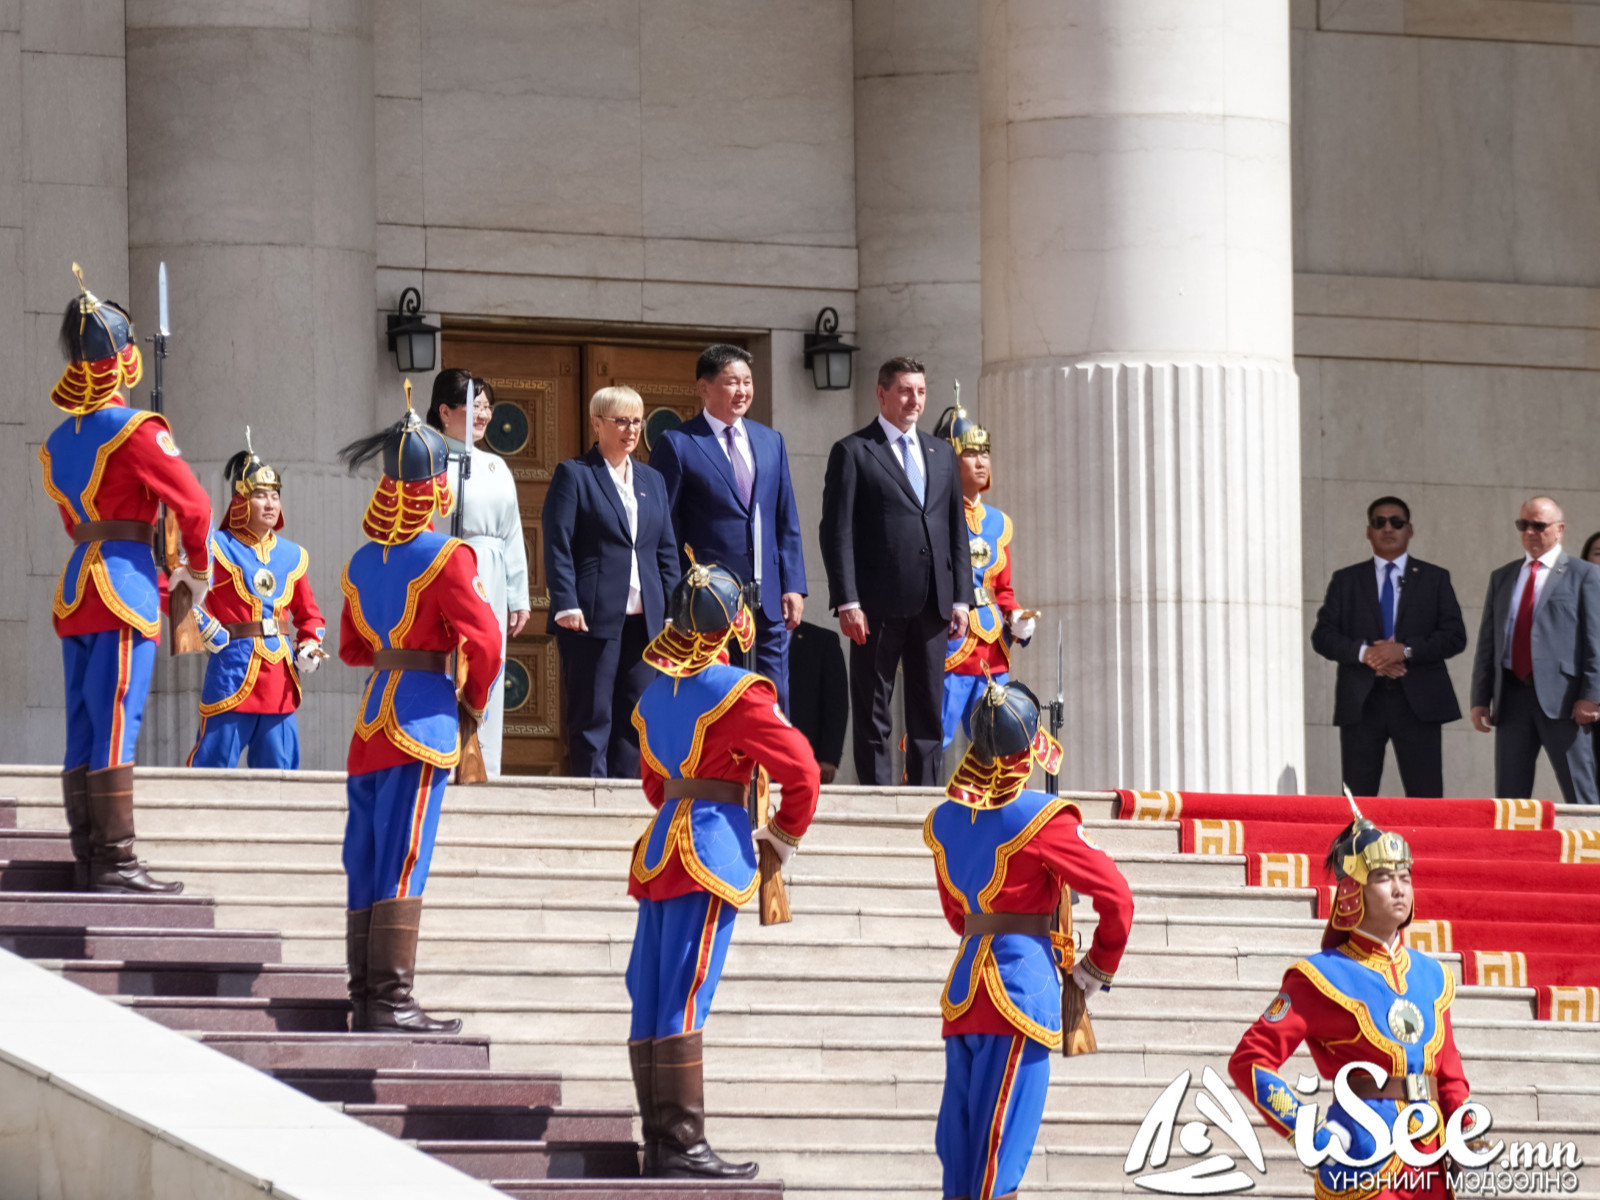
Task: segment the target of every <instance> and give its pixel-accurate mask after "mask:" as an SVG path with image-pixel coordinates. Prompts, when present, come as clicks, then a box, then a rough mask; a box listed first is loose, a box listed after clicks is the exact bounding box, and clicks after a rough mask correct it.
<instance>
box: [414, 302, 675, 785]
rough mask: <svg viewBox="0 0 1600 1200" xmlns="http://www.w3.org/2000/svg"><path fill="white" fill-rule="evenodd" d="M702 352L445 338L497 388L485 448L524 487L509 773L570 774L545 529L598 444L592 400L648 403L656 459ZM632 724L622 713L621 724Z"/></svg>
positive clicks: (509, 700)
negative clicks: (521, 598)
mask: <svg viewBox="0 0 1600 1200" xmlns="http://www.w3.org/2000/svg"><path fill="white" fill-rule="evenodd" d="M699 353H700V344H699V343H697V344H696V345H694V346H692V347H690V346H671V345H622V344H611V343H603V342H569V343H554V342H544V341H533V340H527V339H526V338H518V337H517V336H516V335H508V334H504V333H501V332H499V331H495V332H492V333H485V332H480V331H469V330H460V331H454V330H449V329H447V330H446V331H445V334H444V346H443V354H442V360H441V361H442V365H443V366H444V367H447V368H448V367H461V368H464V369H466V370H469V371H471V372H472V373H473V374H474V375H477V376H480V377H482V378H484V379H487V380H488V381H489V384H490V385H491V386H492V387H493V388H494V401H495V408H494V414H493V416H492V417H491V418H490V420H489V428H488V430H487V432H486V433H485V434H484V439H483V441H482V442H481V443H480V446H481V448H482V449H486V450H488V451H490V452H491V453H493V454H498V455H499V456H500V457H501V458H503V459H505V461H506V465H507V466H509V467H510V468H511V475H512V478H513V479H515V480H516V481H517V502H518V505H519V507H520V508H521V513H522V534H523V543H524V545H525V546H526V549H527V554H528V594H529V598H530V602H531V604H532V609H533V615H532V617H531V618H530V619H529V621H528V624H527V627H526V628H525V629H523V631H522V635H521V636H520V637H517V638H514V639H513V640H512V641H511V643H510V645H509V647H508V648H507V651H506V666H505V672H506V680H505V693H506V695H505V729H504V748H503V750H502V754H501V759H502V766H501V770H502V771H503V772H504V773H505V774H507V775H561V774H565V773H566V769H567V752H566V737H565V733H564V729H563V720H562V713H563V711H564V706H563V704H562V699H561V666H560V661H559V658H558V657H557V654H556V641H555V638H554V637H553V636H552V635H551V634H549V633H547V632H546V626H547V624H548V617H549V613H550V592H549V584H548V581H547V580H546V579H545V569H544V544H543V542H544V539H543V534H542V532H541V528H540V524H539V516H540V513H541V512H542V510H543V508H544V498H545V493H546V492H547V491H548V490H549V488H550V480H551V479H552V478H553V477H554V475H555V469H556V464H557V463H559V462H561V460H562V459H566V458H574V457H576V456H577V455H579V454H581V453H583V452H584V450H585V449H587V448H588V446H590V445H591V444H592V443H593V441H594V438H593V435H592V434H591V432H590V429H589V418H588V413H587V406H588V399H589V397H590V396H591V395H593V394H594V392H595V391H596V390H597V389H599V388H602V387H607V386H610V385H614V384H626V385H628V386H629V387H631V388H633V389H634V390H635V391H637V392H638V393H639V394H640V395H641V396H642V397H644V405H645V430H646V436H645V437H643V438H641V439H640V440H639V449H638V451H637V452H636V454H637V457H638V458H639V459H641V460H648V459H649V457H650V451H649V444H650V443H651V442H653V440H654V439H655V438H656V437H659V436H660V434H661V433H662V432H663V431H664V430H665V429H668V428H671V427H672V426H673V425H676V424H677V423H678V422H679V421H681V420H684V419H687V418H688V417H690V416H693V415H694V413H696V412H697V411H699V407H700V405H699V400H698V399H697V398H696V394H695V385H694V366H695V360H696V359H697V358H698V357H699ZM630 716H631V714H628V713H619V714H616V717H615V719H617V720H621V721H626V720H628V719H629V718H630Z"/></svg>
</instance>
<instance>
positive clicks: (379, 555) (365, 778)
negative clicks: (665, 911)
mask: <svg viewBox="0 0 1600 1200" xmlns="http://www.w3.org/2000/svg"><path fill="white" fill-rule="evenodd" d="M342 586H343V590H344V613H343V615H342V616H341V618H340V624H339V657H340V658H341V659H343V660H344V661H345V662H346V663H348V664H349V665H351V666H353V667H369V666H371V665H372V664H373V660H374V654H375V653H376V652H377V651H379V650H424V651H436V652H448V651H453V650H455V649H456V646H457V642H458V640H461V639H465V640H464V641H463V642H462V644H461V652H462V654H463V655H464V656H465V657H466V661H467V678H466V683H465V684H464V685H463V687H462V699H463V700H465V702H466V703H467V705H468V706H469V707H470V708H471V709H472V710H473V711H474V712H476V713H482V712H483V707H484V705H485V704H486V703H487V701H488V698H489V688H490V687H491V686H492V685H493V683H494V681H495V678H496V677H497V676H498V675H499V673H500V628H499V625H498V623H497V622H496V620H495V615H494V609H493V608H492V607H491V606H490V604H489V601H488V600H487V599H486V597H485V594H484V587H483V583H482V581H480V580H479V579H478V576H477V558H476V556H475V555H474V554H473V552H472V547H470V546H468V545H467V544H466V543H465V542H463V541H461V540H460V539H459V538H447V537H445V536H444V535H443V534H439V533H434V532H432V531H431V530H429V531H424V532H422V533H419V534H417V535H416V536H415V537H413V538H411V539H410V540H408V541H403V542H400V543H399V544H398V545H391V546H385V545H383V544H381V543H379V542H369V543H367V545H365V546H363V547H362V548H361V549H359V550H357V551H356V552H355V554H354V556H353V557H352V558H351V559H350V562H349V565H348V566H346V567H345V571H344V580H343V585H342ZM460 757H461V740H460V725H459V720H458V715H457V710H456V688H455V681H454V680H452V679H451V678H450V676H449V674H448V673H446V672H444V671H431V670H375V671H373V672H372V674H371V675H370V676H369V677H368V679H367V687H366V691H365V693H364V694H363V695H362V698H361V712H360V715H359V717H358V718H357V720H356V728H355V734H354V736H353V737H352V738H351V739H350V754H349V758H348V761H347V763H346V767H347V770H348V771H349V778H348V780H347V781H346V784H345V790H346V794H347V797H348V801H349V815H348V818H347V821H346V825H345V841H344V868H345V872H346V874H347V876H348V885H349V907H350V908H351V909H365V908H368V907H370V906H371V905H372V904H373V903H375V902H377V901H380V900H392V899H405V898H408V897H413V896H421V895H422V889H423V886H424V885H425V884H426V883H427V879H428V866H429V863H430V862H431V861H432V858H433V842H434V837H435V835H436V833H437V831H438V827H439V808H440V804H441V802H442V801H443V799H444V787H445V783H446V781H447V780H448V779H449V777H450V769H451V768H452V767H454V766H455V765H456V763H457V762H458V761H459V759H460Z"/></svg>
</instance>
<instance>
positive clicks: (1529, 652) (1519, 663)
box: [1511, 558, 1544, 683]
mask: <svg viewBox="0 0 1600 1200" xmlns="http://www.w3.org/2000/svg"><path fill="white" fill-rule="evenodd" d="M1542 566H1544V564H1543V563H1542V562H1540V561H1539V560H1538V559H1537V558H1536V559H1534V560H1533V561H1532V562H1531V563H1529V564H1528V582H1527V583H1525V584H1523V585H1522V603H1521V604H1518V605H1517V623H1516V624H1515V625H1514V626H1512V628H1511V673H1512V674H1513V675H1515V676H1516V677H1517V678H1518V679H1520V680H1522V682H1523V683H1527V682H1528V679H1529V678H1530V677H1531V676H1532V675H1533V581H1534V580H1535V579H1537V578H1538V576H1539V568H1540V567H1542Z"/></svg>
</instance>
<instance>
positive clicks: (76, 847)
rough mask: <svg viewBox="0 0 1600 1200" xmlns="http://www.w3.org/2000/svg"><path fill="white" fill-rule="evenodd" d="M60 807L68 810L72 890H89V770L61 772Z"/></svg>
mask: <svg viewBox="0 0 1600 1200" xmlns="http://www.w3.org/2000/svg"><path fill="white" fill-rule="evenodd" d="M61 806H62V807H63V808H65V809H66V810H67V838H68V840H69V841H70V842H71V843H72V890H73V891H75V892H87V891H88V890H89V768H88V767H72V768H70V769H68V770H65V771H63V772H61Z"/></svg>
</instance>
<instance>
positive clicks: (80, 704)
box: [39, 394, 211, 771]
mask: <svg viewBox="0 0 1600 1200" xmlns="http://www.w3.org/2000/svg"><path fill="white" fill-rule="evenodd" d="M39 463H40V466H41V467H42V468H43V472H44V489H45V491H46V492H47V493H49V496H50V498H51V499H52V500H54V501H55V502H56V504H57V505H58V506H59V507H60V509H61V521H62V524H63V525H64V526H65V527H66V530H67V532H68V533H69V534H71V533H73V531H74V530H75V529H77V528H78V526H79V525H80V524H82V523H84V522H89V521H132V522H138V523H140V524H143V525H147V526H150V527H151V528H152V529H153V528H154V525H155V521H156V517H157V514H158V512H159V507H158V506H159V505H160V504H161V503H163V502H164V503H165V504H166V506H167V507H168V509H170V510H171V511H172V513H173V514H174V515H175V516H176V518H177V523H178V530H179V534H180V538H181V541H182V543H183V549H184V551H185V552H186V553H187V555H188V566H189V570H190V572H191V574H194V575H196V576H199V574H200V572H202V571H205V570H207V569H208V555H207V549H206V531H207V529H208V527H209V526H210V524H211V502H210V500H209V498H208V497H207V496H206V493H205V490H204V489H203V488H201V486H200V484H199V482H198V481H197V480H196V479H195V477H194V474H193V473H192V472H191V471H190V470H189V467H188V464H187V463H185V462H184V461H183V456H182V454H180V453H179V451H178V447H177V445H176V444H175V443H174V442H173V440H172V432H171V430H170V429H169V428H168V426H167V422H166V419H165V418H164V417H161V416H160V415H158V414H156V413H150V412H143V411H136V410H134V409H130V408H128V407H127V406H126V404H125V403H124V401H123V399H122V397H121V395H120V394H119V395H113V396H112V397H111V398H110V399H109V400H107V401H105V403H104V406H103V407H100V408H97V409H95V410H94V411H93V412H88V413H84V414H83V415H81V416H72V417H68V418H67V419H66V420H64V421H62V422H61V424H59V425H57V426H56V428H55V430H54V431H53V432H52V433H51V434H50V436H49V437H48V438H47V439H46V440H45V443H44V445H43V446H41V447H40V448H39ZM166 593H167V580H166V575H165V573H164V572H163V571H161V570H159V569H158V568H157V565H156V560H155V552H154V550H153V549H152V547H151V545H150V543H148V542H145V541H124V540H118V539H106V540H95V541H84V542H78V543H77V544H75V545H74V546H73V549H72V554H71V555H70V556H69V557H68V559H67V564H66V567H65V568H64V569H63V571H62V573H61V580H60V582H59V583H58V584H57V586H56V595H55V604H54V608H53V612H54V618H55V630H56V635H57V636H58V637H60V638H61V656H62V667H63V670H64V673H65V676H66V714H67V749H66V755H65V757H64V766H65V767H66V768H67V769H68V770H71V769H73V768H75V767H88V768H89V769H90V770H92V771H99V770H103V769H105V768H107V767H116V766H121V765H123V764H131V763H132V762H133V754H134V746H135V743H136V742H137V741H138V738H139V725H140V723H141V721H142V720H143V719H144V703H145V699H146V697H147V695H148V694H149V690H150V675H151V671H152V669H153V667H154V664H155V652H156V646H157V645H158V644H159V642H160V640H161V612H162V609H163V607H164V606H165V603H166Z"/></svg>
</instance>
